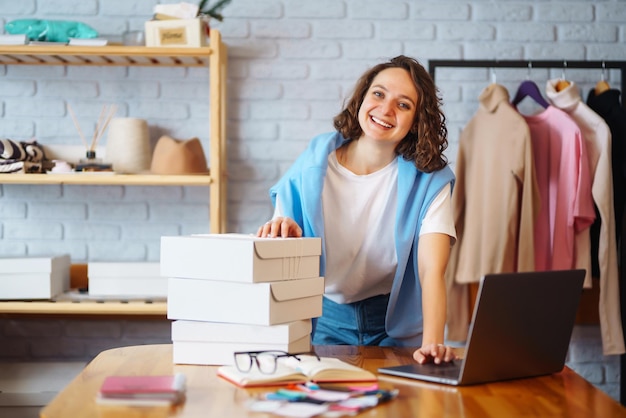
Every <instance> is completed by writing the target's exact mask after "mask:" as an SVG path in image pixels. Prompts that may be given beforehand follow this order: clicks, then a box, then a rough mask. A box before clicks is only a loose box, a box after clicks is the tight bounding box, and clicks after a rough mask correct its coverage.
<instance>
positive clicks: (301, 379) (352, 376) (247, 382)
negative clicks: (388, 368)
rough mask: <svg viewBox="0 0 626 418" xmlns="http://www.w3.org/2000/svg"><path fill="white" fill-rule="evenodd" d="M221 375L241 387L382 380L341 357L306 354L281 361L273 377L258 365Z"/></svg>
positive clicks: (231, 368)
mask: <svg viewBox="0 0 626 418" xmlns="http://www.w3.org/2000/svg"><path fill="white" fill-rule="evenodd" d="M296 357H297V358H296ZM298 359H300V360H298ZM217 375H218V376H220V377H222V378H224V379H226V380H228V381H230V382H231V383H234V384H235V385H237V386H240V387H253V386H281V385H288V384H292V383H305V382H315V383H340V382H375V381H377V380H378V378H377V377H376V375H375V374H374V373H372V372H370V371H369V370H365V369H363V368H361V367H358V366H355V365H353V364H350V363H346V362H345V361H343V360H340V359H338V358H333V357H320V358H319V360H318V358H317V357H316V356H312V355H303V354H298V355H296V356H290V357H280V358H278V359H277V366H276V371H275V372H274V373H271V374H265V373H262V372H261V371H259V369H258V368H257V367H256V366H253V367H252V368H251V369H250V371H248V372H241V371H239V369H238V368H237V366H222V367H219V368H218V370H217Z"/></svg>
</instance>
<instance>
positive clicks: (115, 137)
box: [106, 118, 151, 174]
mask: <svg viewBox="0 0 626 418" xmlns="http://www.w3.org/2000/svg"><path fill="white" fill-rule="evenodd" d="M106 160H107V162H109V163H111V164H113V171H115V172H116V173H130V174H138V173H142V172H145V171H148V170H149V169H150V161H151V155H150V135H149V132H148V123H147V122H146V121H145V120H143V119H137V118H113V119H111V121H110V122H109V126H108V134H107V144H106Z"/></svg>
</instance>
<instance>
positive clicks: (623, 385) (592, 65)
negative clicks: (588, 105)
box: [428, 60, 626, 405]
mask: <svg viewBox="0 0 626 418" xmlns="http://www.w3.org/2000/svg"><path fill="white" fill-rule="evenodd" d="M443 67H448V68H450V67H454V68H532V69H535V68H550V69H564V70H568V69H572V68H576V69H589V70H593V69H597V70H600V71H602V70H603V69H606V70H609V69H618V70H620V78H621V90H620V91H621V93H622V106H623V107H624V109H626V100H624V96H623V95H624V92H625V91H626V90H625V87H626V61H568V60H560V61H557V60H548V61H546V60H430V61H429V63H428V72H429V73H430V76H431V77H432V78H433V80H435V81H436V78H435V77H436V70H437V68H443ZM621 139H622V140H626V138H621ZM616 216H625V217H626V213H625V214H621V215H620V214H616ZM625 239H626V222H623V223H622V231H621V240H622V242H621V245H618V252H620V254H618V257H619V269H620V276H619V283H620V302H621V317H622V325H623V331H624V334H625V335H624V339H626V327H624V326H626V244H625V242H624V240H625ZM619 247H621V250H620V249H619ZM620 403H621V404H622V405H626V354H622V355H621V356H620Z"/></svg>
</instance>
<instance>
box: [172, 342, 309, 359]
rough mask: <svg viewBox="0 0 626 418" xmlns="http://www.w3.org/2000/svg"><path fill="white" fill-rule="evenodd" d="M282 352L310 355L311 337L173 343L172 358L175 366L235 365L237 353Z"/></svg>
mask: <svg viewBox="0 0 626 418" xmlns="http://www.w3.org/2000/svg"><path fill="white" fill-rule="evenodd" d="M260 350H280V351H286V352H288V353H292V354H298V353H308V352H309V351H310V350H311V336H310V335H306V336H304V337H302V338H300V339H299V340H296V341H292V342H289V343H269V344H267V343H263V344H261V343H210V342H201V341H173V342H172V358H173V361H174V363H175V364H203V365H209V364H210V365H233V364H234V355H233V353H234V352H235V351H260Z"/></svg>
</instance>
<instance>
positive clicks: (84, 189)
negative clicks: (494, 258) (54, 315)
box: [0, 0, 626, 398]
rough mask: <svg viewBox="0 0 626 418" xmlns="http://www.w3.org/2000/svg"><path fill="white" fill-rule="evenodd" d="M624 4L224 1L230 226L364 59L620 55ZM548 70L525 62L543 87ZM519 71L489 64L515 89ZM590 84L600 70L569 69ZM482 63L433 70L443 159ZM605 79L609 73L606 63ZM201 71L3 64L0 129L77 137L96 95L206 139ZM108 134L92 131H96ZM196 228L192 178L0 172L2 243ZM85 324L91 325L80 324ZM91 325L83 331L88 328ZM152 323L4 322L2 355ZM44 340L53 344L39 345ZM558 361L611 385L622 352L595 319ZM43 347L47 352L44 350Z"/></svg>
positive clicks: (53, 11)
mask: <svg viewBox="0 0 626 418" xmlns="http://www.w3.org/2000/svg"><path fill="white" fill-rule="evenodd" d="M165 2H170V3H171V2H174V1H173V0H172V1H158V0H107V1H104V0H63V1H61V0H54V1H52V0H46V1H44V0H21V1H12V0H0V11H1V12H2V13H1V14H0V16H1V17H0V24H2V25H3V24H4V23H6V22H9V21H11V20H14V19H21V18H49V19H66V20H70V19H72V20H79V21H82V22H84V23H87V24H89V25H91V26H93V27H94V28H95V29H96V30H98V31H99V32H100V33H101V34H105V35H120V34H121V33H122V32H124V31H125V30H137V29H143V24H144V22H145V21H146V20H147V19H149V18H150V15H151V12H152V8H153V6H154V5H155V4H158V3H165ZM624 6H625V3H624V1H619V0H605V1H601V2H597V1H565V0H562V1H545V0H536V1H531V0H528V1H511V2H508V1H507V2H504V1H499V2H494V1H480V0H475V1H456V0H446V1H428V2H427V1H419V2H418V1H400V0H387V1H385V2H380V1H370V0H366V1H364V0H325V1H324V0H322V1H315V2H310V1H309V2H306V1H301V0H263V1H257V0H235V1H233V2H232V4H231V5H229V6H228V8H227V9H226V10H225V13H224V14H225V17H226V19H225V21H224V22H223V23H219V22H215V23H214V24H215V27H217V28H219V29H220V30H221V31H222V35H223V37H224V40H225V42H226V44H227V45H228V47H229V50H228V56H229V64H228V74H229V81H228V121H227V137H228V159H229V161H228V164H229V183H228V217H229V224H228V229H229V231H233V232H251V231H253V230H255V229H256V227H257V225H259V224H260V223H262V222H263V221H265V220H266V219H267V218H268V217H269V216H270V214H271V211H272V209H271V205H270V203H269V199H268V197H267V189H268V188H269V186H270V185H272V184H273V183H274V182H275V181H276V180H277V179H278V178H279V176H280V174H281V173H282V172H284V171H285V170H286V169H287V167H288V166H289V165H290V164H291V162H292V161H293V160H294V159H295V158H296V156H297V155H298V154H299V153H300V152H301V151H302V149H303V148H304V147H305V145H306V143H307V141H308V140H309V139H310V138H311V136H312V135H314V134H317V133H320V132H323V131H328V130H330V129H332V124H331V119H332V117H333V116H334V115H335V113H336V112H337V111H338V110H339V109H340V107H341V104H342V102H343V100H344V98H346V97H347V96H348V95H349V94H350V90H351V88H352V85H353V82H354V80H355V79H356V77H357V76H358V75H360V74H361V72H362V71H363V70H364V69H365V68H366V67H368V66H370V65H372V64H374V63H376V62H378V61H379V60H381V59H385V58H389V57H391V56H393V55H397V54H407V55H412V56H415V57H416V58H418V59H420V60H421V61H422V62H423V63H424V64H425V65H426V64H427V62H428V60H429V59H462V58H465V59H535V60H540V59H561V58H562V59H564V60H602V59H607V60H609V59H613V60H625V59H626V46H625V45H626V7H624ZM560 73H561V70H560V69H554V70H551V71H548V70H539V69H535V70H532V72H531V77H532V78H533V79H534V80H535V81H537V82H538V83H540V85H541V84H543V83H544V81H545V80H546V79H547V78H548V77H554V76H558V75H560ZM526 76H527V71H526V70H525V69H517V70H515V69H513V70H502V69H500V70H497V77H498V82H500V83H502V84H504V85H505V86H507V87H508V88H509V89H510V91H512V92H514V91H515V89H516V88H517V86H518V85H519V82H520V80H523V79H524V78H526ZM567 76H568V78H571V79H573V80H575V81H576V82H577V83H578V84H579V85H580V86H581V88H582V89H583V94H585V95H586V92H587V90H588V89H589V88H590V86H592V85H594V84H595V82H596V81H597V80H598V79H599V77H600V70H599V69H598V70H597V71H595V70H591V71H590V70H567ZM488 81H489V71H488V69H453V70H445V71H438V74H437V83H438V85H439V87H440V89H441V91H442V93H443V96H444V102H445V110H446V114H447V117H448V120H449V130H450V142H451V144H450V148H449V150H448V157H449V158H450V160H451V161H452V163H453V162H454V159H455V154H456V141H457V138H458V133H459V131H460V130H461V129H462V128H463V126H464V124H465V123H466V122H467V120H468V119H469V118H470V117H471V115H472V114H473V112H474V110H475V108H476V103H477V102H476V97H477V95H478V94H479V92H480V91H481V90H482V88H483V87H484V86H485V85H486V84H487V83H488ZM609 81H610V82H611V84H612V85H619V77H618V74H617V73H616V72H612V73H610V78H609ZM207 86H208V75H207V71H206V70H204V69H162V68H123V67H113V68H109V67H107V68H95V67H94V68H92V67H89V68H87V67H82V68H81V67H67V68H64V67H37V66H32V67H28V66H27V67H22V66H8V67H5V66H0V136H4V137H9V138H13V139H20V140H22V139H28V138H31V137H36V138H37V139H38V140H39V141H40V142H41V143H43V144H50V145H53V144H74V145H80V141H79V139H78V136H77V134H76V131H75V128H74V126H73V124H72V121H71V118H70V116H69V114H68V113H67V112H66V105H67V103H70V104H71V105H72V107H73V108H74V109H75V111H76V113H77V114H78V119H79V121H80V124H81V126H82V127H83V130H84V131H86V132H91V131H92V130H93V127H94V125H95V121H96V120H97V117H98V114H99V112H100V110H101V108H102V106H103V105H104V104H112V103H116V104H118V106H119V111H118V116H131V117H139V118H144V119H147V120H148V123H149V125H150V135H151V141H152V143H153V144H154V143H155V142H156V140H157V139H158V138H159V137H160V136H161V135H162V134H165V133H170V134H172V135H173V136H176V137H179V138H191V137H193V136H197V137H199V138H200V139H201V140H202V142H203V145H204V147H205V150H206V151H208V127H209V125H208V111H209V109H208V99H207V97H208V93H209V92H208V87H207ZM105 142H106V138H103V144H101V145H104V143H105ZM207 231H208V190H207V189H206V188H203V187H199V188H194V187H136V186H133V187H115V186H112V187H109V186H100V187H95V186H94V187H89V186H39V185H36V186H31V185H23V186H22V185H0V256H23V255H49V254H50V253H53V252H57V251H62V252H69V253H70V254H71V256H72V259H73V260H74V262H85V261H87V260H125V261H148V260H149V261H153V260H158V257H159V237H160V236H161V235H170V234H189V233H194V232H207ZM85 324H87V325H85ZM92 327H93V330H92ZM168 332H169V331H168V328H167V327H165V326H164V325H163V324H159V325H158V326H155V325H154V323H152V322H148V323H146V322H142V321H137V322H134V321H133V322H130V321H94V322H93V323H91V322H89V321H87V322H84V323H80V321H79V324H78V325H77V324H76V323H75V321H74V320H57V321H48V320H45V319H37V320H28V319H19V320H12V319H2V320H0V342H1V344H0V357H10V358H20V359H22V358H24V357H29V356H33V357H61V358H65V357H68V358H69V357H80V358H85V357H89V356H92V355H94V354H95V353H97V352H98V351H100V350H101V349H104V348H108V347H111V346H115V345H117V344H128V343H139V342H142V343H143V342H145V341H148V340H151V339H154V340H156V341H163V340H165V341H167V340H168V339H169V334H168ZM42 341H45V342H53V343H54V344H51V345H50V346H49V347H50V348H46V347H48V345H46V344H39V342H42ZM573 347H574V349H573V350H572V352H571V357H570V364H571V365H573V366H576V368H577V370H579V371H580V372H581V373H582V374H583V375H584V376H585V377H586V378H588V379H589V380H590V381H591V382H592V383H594V384H596V385H598V386H599V387H602V388H603V389H604V390H606V391H607V392H608V393H609V394H611V396H613V397H616V398H617V396H618V390H619V367H618V365H619V362H618V360H617V359H616V358H606V357H603V356H602V354H601V349H600V346H599V337H598V335H597V327H595V328H594V327H592V328H591V330H590V331H589V330H588V331H586V332H583V333H582V336H577V337H576V338H575V344H574V345H573ZM46 350H49V351H47V352H46Z"/></svg>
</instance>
